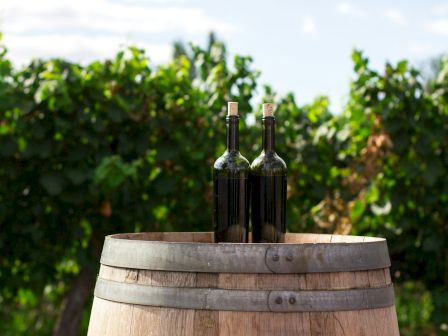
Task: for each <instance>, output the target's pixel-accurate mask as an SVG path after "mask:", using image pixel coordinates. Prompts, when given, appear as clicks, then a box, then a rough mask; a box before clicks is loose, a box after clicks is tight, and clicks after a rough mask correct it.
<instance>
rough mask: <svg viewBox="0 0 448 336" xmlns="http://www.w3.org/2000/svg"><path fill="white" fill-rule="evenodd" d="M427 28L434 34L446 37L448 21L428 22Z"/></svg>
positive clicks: (447, 34)
mask: <svg viewBox="0 0 448 336" xmlns="http://www.w3.org/2000/svg"><path fill="white" fill-rule="evenodd" d="M427 28H428V30H429V31H430V32H432V33H434V34H437V35H446V36H448V19H440V20H434V21H431V22H428V24H427Z"/></svg>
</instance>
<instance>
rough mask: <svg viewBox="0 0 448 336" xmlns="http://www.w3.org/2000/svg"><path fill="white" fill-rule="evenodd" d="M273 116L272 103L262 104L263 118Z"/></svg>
mask: <svg viewBox="0 0 448 336" xmlns="http://www.w3.org/2000/svg"><path fill="white" fill-rule="evenodd" d="M273 116H274V104H272V103H266V104H263V118H264V117H273Z"/></svg>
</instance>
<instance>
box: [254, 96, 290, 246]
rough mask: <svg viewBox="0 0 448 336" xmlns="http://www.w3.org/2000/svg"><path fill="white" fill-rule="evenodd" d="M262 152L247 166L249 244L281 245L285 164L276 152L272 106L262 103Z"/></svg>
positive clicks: (284, 215) (283, 217) (283, 219)
mask: <svg viewBox="0 0 448 336" xmlns="http://www.w3.org/2000/svg"><path fill="white" fill-rule="evenodd" d="M262 122H263V150H262V152H261V154H260V156H258V157H257V158H256V159H255V160H254V161H253V162H252V164H251V166H250V185H251V197H252V215H251V219H252V241H253V242H254V243H282V242H284V237H285V232H286V188H287V184H286V175H287V168H286V164H285V161H283V160H282V158H280V157H279V156H278V155H277V153H276V152H275V118H274V108H273V105H272V104H263V119H262Z"/></svg>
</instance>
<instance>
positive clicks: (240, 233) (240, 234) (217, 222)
mask: <svg viewBox="0 0 448 336" xmlns="http://www.w3.org/2000/svg"><path fill="white" fill-rule="evenodd" d="M238 123H239V117H238V103H235V102H229V103H228V114H227V117H226V124H227V148H226V151H225V152H224V154H223V155H222V156H221V157H220V158H219V159H218V160H216V162H215V164H214V166H213V184H214V198H215V199H214V227H215V242H217V243H219V242H239V243H247V240H248V234H249V233H248V232H249V191H250V190H249V167H250V165H249V161H247V159H246V158H245V157H243V156H242V155H241V153H240V151H239V139H238Z"/></svg>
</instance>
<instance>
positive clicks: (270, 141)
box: [262, 117, 275, 152]
mask: <svg viewBox="0 0 448 336" xmlns="http://www.w3.org/2000/svg"><path fill="white" fill-rule="evenodd" d="M262 122H263V151H265V152H275V118H274V117H265V118H263V119H262Z"/></svg>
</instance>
